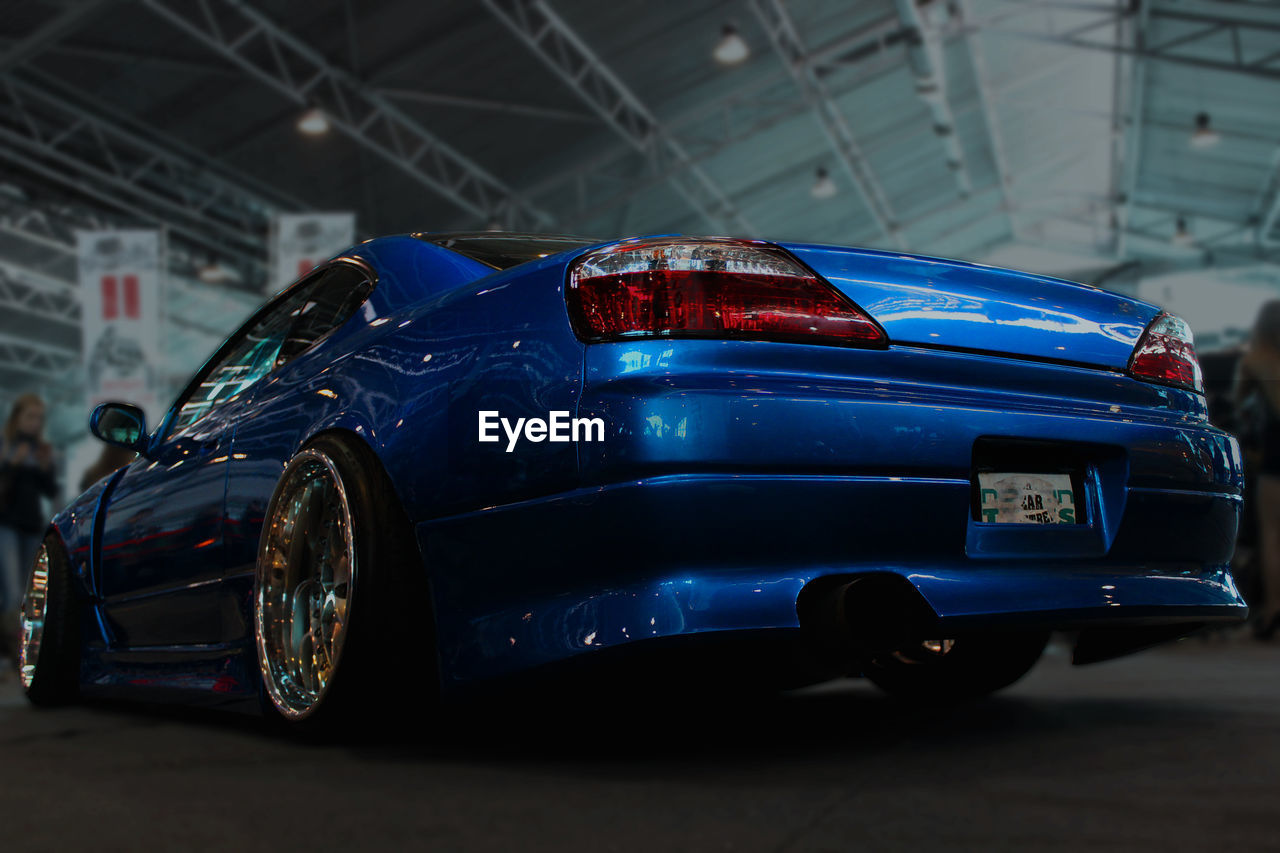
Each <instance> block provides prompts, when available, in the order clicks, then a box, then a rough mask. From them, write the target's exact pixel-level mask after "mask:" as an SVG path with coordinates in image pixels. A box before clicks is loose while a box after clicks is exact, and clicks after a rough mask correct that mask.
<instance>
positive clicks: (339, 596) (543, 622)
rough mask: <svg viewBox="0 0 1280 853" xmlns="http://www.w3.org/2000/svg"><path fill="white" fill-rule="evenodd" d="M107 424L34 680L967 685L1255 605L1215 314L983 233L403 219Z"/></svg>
mask: <svg viewBox="0 0 1280 853" xmlns="http://www.w3.org/2000/svg"><path fill="white" fill-rule="evenodd" d="M90 425H91V428H92V431H93V432H94V434H95V435H97V436H98V437H99V438H101V439H102V440H104V441H106V442H109V443H112V444H117V445H122V446H124V447H129V448H133V449H136V450H137V452H138V454H139V456H138V458H137V459H136V461H134V462H133V463H131V464H130V465H128V466H127V467H125V468H123V469H121V470H120V471H117V472H116V473H115V474H113V475H111V476H109V477H107V478H105V479H104V480H102V481H101V482H99V483H97V484H96V485H94V486H93V487H92V488H90V489H89V490H88V491H87V492H85V493H84V494H83V495H81V496H80V497H79V498H78V499H76V500H75V501H74V502H73V503H71V505H70V506H68V507H67V508H66V509H64V510H63V511H62V512H60V513H58V515H57V516H56V517H55V518H54V519H53V521H52V524H51V526H50V528H49V531H48V535H47V536H46V538H45V540H44V545H43V547H42V548H41V550H40V552H39V555H38V557H37V559H36V561H35V564H34V568H33V571H32V573H31V575H30V582H29V584H28V588H27V593H26V598H25V601H24V606H23V622H22V638H21V641H22V646H21V661H20V663H21V673H22V683H23V685H24V686H25V689H26V691H27V695H28V696H29V697H30V698H31V700H32V701H33V702H36V703H54V702H59V701H66V700H68V699H71V698H74V697H76V696H78V695H113V696H126V697H135V696H136V697H140V698H146V697H150V698H157V699H168V700H171V701H178V702H188V703H204V704H217V705H227V706H238V707H241V708H253V709H262V710H264V711H265V712H267V713H269V714H278V715H280V716H282V717H284V718H286V719H287V720H291V721H296V722H299V723H305V724H307V725H314V724H315V721H316V720H324V719H326V718H335V715H338V714H340V713H341V714H343V715H345V714H347V713H348V712H350V711H352V710H359V711H365V710H378V709H388V708H392V707H405V706H408V707H418V706H419V703H430V702H432V701H434V700H435V699H436V698H437V697H439V696H440V695H442V694H450V693H453V692H456V691H465V690H466V689H467V688H469V687H472V686H478V685H484V684H495V683H496V684H501V683H504V680H506V679H518V678H520V677H523V678H528V677H530V676H531V675H532V676H537V677H539V678H540V677H542V676H543V675H544V674H549V673H552V672H555V671H564V668H565V667H570V666H571V667H573V668H574V669H575V671H577V667H578V666H579V665H583V664H591V665H604V664H606V663H608V662H614V663H616V664H617V665H618V667H622V666H623V664H624V662H627V663H628V665H629V663H630V662H635V661H650V662H653V661H663V663H662V664H661V665H660V666H657V667H656V668H655V667H654V666H652V665H650V666H647V667H646V668H643V669H642V670H641V671H644V672H646V673H647V675H646V677H654V678H658V679H661V678H662V677H664V676H666V675H670V676H671V677H672V678H673V679H675V678H677V676H678V675H688V674H692V675H693V676H694V677H695V679H698V678H702V677H709V676H710V675H712V674H717V673H721V672H730V671H731V672H734V673H735V676H734V677H735V678H741V677H743V676H745V677H748V678H755V679H758V680H759V681H760V682H761V683H768V684H783V685H785V684H791V685H798V684H803V683H813V682H816V681H820V680H823V679H828V678H832V677H836V676H840V675H845V674H862V675H865V676H867V677H869V678H870V679H872V680H873V681H874V682H875V683H876V684H878V685H880V686H881V687H883V688H885V689H886V690H888V691H890V692H891V693H894V694H897V695H901V696H907V697H912V698H916V699H935V700H947V699H952V698H956V697H964V696H972V695H976V694H982V693H986V692H990V691H993V690H996V689H999V688H1001V687H1004V686H1006V685H1008V684H1010V683H1012V682H1013V681H1014V680H1016V679H1017V678H1018V677H1020V676H1021V675H1022V674H1024V673H1025V672H1026V671H1027V670H1028V669H1030V668H1031V666H1032V665H1033V664H1034V663H1035V661H1036V659H1037V658H1038V657H1039V655H1040V653H1041V651H1042V650H1043V648H1044V645H1045V641H1046V638H1047V636H1048V632H1049V631H1051V630H1065V631H1070V632H1073V636H1074V637H1075V651H1074V654H1075V660H1076V662H1078V663H1084V662H1089V661H1095V660H1101V659H1104V658H1108V657H1114V656H1117V655H1120V654H1123V653H1126V652H1129V651H1133V650H1135V649H1138V648H1141V647H1144V646H1149V645H1152V644H1154V643H1156V642H1159V641H1162V640H1166V639H1172V638H1175V637H1178V636H1182V635H1184V634H1186V633H1189V632H1191V631H1193V630H1195V629H1196V628H1198V627H1201V626H1204V625H1208V624H1214V623H1226V622H1235V621H1238V620H1241V619H1243V618H1244V617H1245V615H1246V607H1245V604H1244V601H1243V600H1242V599H1241V596H1240V594H1239V593H1238V592H1237V590H1236V587H1235V585H1234V583H1233V581H1232V577H1231V574H1230V572H1229V569H1228V562H1229V560H1230V558H1231V555H1232V549H1233V544H1234V538H1235V532H1236V525H1237V520H1238V518H1239V515H1240V506H1241V457H1240V450H1239V448H1238V446H1237V444H1236V442H1235V440H1234V439H1232V437H1231V436H1229V435H1227V434H1226V433H1224V432H1222V431H1220V430H1218V429H1216V428H1214V427H1213V426H1211V425H1210V424H1209V423H1208V422H1207V420H1206V416H1205V398H1204V396H1203V393H1202V384H1201V374H1200V366H1199V364H1198V362H1197V360H1196V356H1195V352H1194V349H1193V347H1192V340H1191V334H1190V332H1189V330H1188V328H1187V326H1186V324H1185V323H1184V322H1183V321H1181V320H1179V319H1178V318H1176V317H1174V316H1171V315H1169V314H1166V313H1162V312H1161V311H1160V309H1158V308H1156V307H1154V306H1152V305H1148V304H1145V303H1143V302H1139V301H1137V300H1134V299H1130V298H1127V297H1124V296H1119V295H1116V294H1112V293H1108V292H1105V291H1102V290H1098V289H1095V288H1092V287H1087V286H1083V285H1078V284H1072V283H1070V282H1065V281H1059V280H1055V279H1049V278H1043V277H1040V276H1035V275H1026V274H1022V273H1017V272H1010V271H1007V270H1001V269H994V268H990V267H983V266H977V265H974V264H968V263H960V262H954V261H944V260H937V259H933V258H926V257H916V256H911V255H903V254H898V253H893V252H877V251H868V250H861V249H847V248H835V247H828V246H815V245H793V244H776V243H768V242H759V241H752V240H735V239H723V238H695V237H679V236H675V237H673V236H662V237H646V238H639V239H629V240H621V241H615V242H609V243H603V244H601V243H597V242H594V241H589V240H584V239H579V238H574V237H561V236H547V235H522V234H504V233H447V234H446V233H426V234H413V235H404V236H395V237H387V238H382V239H376V240H371V241H368V242H365V243H362V244H360V245H358V246H356V247H354V248H352V249H351V250H350V251H348V252H346V253H344V254H343V255H341V256H340V257H337V258H335V259H333V260H332V261H329V262H328V263H326V264H325V265H323V266H322V267H321V268H319V269H317V270H316V271H314V272H312V273H311V274H309V275H307V276H306V277H305V278H303V279H302V280H301V281H299V282H297V283H296V284H294V285H293V286H291V287H289V288H287V289H286V290H284V291H283V292H282V293H280V294H279V295H278V296H276V297H275V298H274V299H272V300H271V301H270V302H269V303H268V304H267V305H266V306H265V307H263V308H262V309H261V310H260V311H258V312H257V313H256V314H255V315H254V316H253V317H252V318H251V319H250V320H249V321H248V322H247V323H246V324H245V325H244V326H243V327H242V328H241V329H240V330H239V331H238V332H236V333H235V334H234V335H233V336H232V337H231V338H230V339H229V340H228V341H227V342H226V343H225V344H223V345H222V347H221V348H220V349H218V351H217V352H216V353H215V354H214V355H213V357H212V358H210V359H209V361H208V362H207V363H206V364H205V366H204V367H203V368H201V370H200V371H199V372H198V373H197V374H196V375H195V377H194V378H193V379H192V380H191V382H190V384H189V385H188V386H187V388H186V390H184V391H183V392H182V394H181V395H180V396H179V397H178V399H177V402H175V403H174V404H173V407H172V408H171V409H170V410H169V411H168V412H167V413H166V414H165V415H164V417H163V418H162V419H161V421H160V423H159V425H158V426H156V427H155V428H154V429H150V428H149V427H148V426H147V425H146V424H145V423H144V419H143V417H142V414H141V412H140V411H139V410H137V409H136V408H134V407H132V406H129V405H124V404H106V405H103V406H100V407H99V408H98V409H97V410H96V411H95V412H94V413H93V416H92V418H91V424H90ZM615 669H616V667H614V666H605V667H604V671H612V670H615ZM655 669H656V671H655ZM648 683H650V684H651V683H652V682H648Z"/></svg>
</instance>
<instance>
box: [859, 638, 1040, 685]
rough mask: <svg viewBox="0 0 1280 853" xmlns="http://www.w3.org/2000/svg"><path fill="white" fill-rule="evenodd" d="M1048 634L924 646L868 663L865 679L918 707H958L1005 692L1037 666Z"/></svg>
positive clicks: (878, 655)
mask: <svg viewBox="0 0 1280 853" xmlns="http://www.w3.org/2000/svg"><path fill="white" fill-rule="evenodd" d="M1048 640H1049V635H1048V633H1047V632H1042V631H1031V632H1009V633H993V634H982V635H972V636H967V637H959V638H956V639H949V640H924V641H921V642H919V643H915V644H912V645H910V646H905V647H903V648H901V649H898V650H896V651H893V652H878V653H876V654H874V655H872V656H871V657H870V659H869V660H868V661H867V663H866V666H865V667H864V668H863V674H864V675H865V676H866V677H867V678H868V679H870V680H871V681H872V682H873V683H874V684H875V685H876V686H877V687H879V688H881V689H882V690H884V691H885V692H887V693H889V694H890V695H893V696H896V697H899V698H903V699H911V700H922V701H938V702H947V701H958V700H963V699H972V698H976V697H978V696H985V695H986V694H988V693H994V692H995V691H997V690H1000V689H1002V688H1005V687H1008V686H1009V685H1011V684H1013V683H1014V682H1015V681H1017V680H1018V679H1019V678H1022V676H1024V675H1026V674H1027V673H1028V672H1029V671H1030V670H1031V667H1033V666H1035V663H1036V661H1038V660H1039V659H1040V655H1041V653H1042V652H1043V651H1044V647H1045V644H1046V643H1047V642H1048Z"/></svg>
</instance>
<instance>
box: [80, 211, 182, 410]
mask: <svg viewBox="0 0 1280 853" xmlns="http://www.w3.org/2000/svg"><path fill="white" fill-rule="evenodd" d="M76 253H77V256H78V259H79V268H80V292H81V295H82V305H83V312H82V314H81V321H80V322H81V331H82V333H83V335H84V366H85V376H86V382H85V388H86V393H87V394H88V397H89V405H90V406H96V405H98V404H99V403H101V402H104V401H107V400H119V401H121V402H125V403H133V404H135V405H137V406H141V407H142V409H143V411H145V412H146V413H147V423H148V424H154V423H155V420H156V419H157V418H158V417H159V416H160V411H161V402H160V400H159V394H160V386H161V382H162V381H163V380H162V377H161V375H160V374H161V368H162V367H163V364H164V357H163V351H162V349H161V329H160V317H161V314H162V311H161V304H160V303H161V300H162V299H163V295H164V294H163V289H162V275H161V273H162V270H163V269H164V266H163V263H164V258H163V248H162V241H161V235H160V232H159V231H143V230H136V231H77V232H76Z"/></svg>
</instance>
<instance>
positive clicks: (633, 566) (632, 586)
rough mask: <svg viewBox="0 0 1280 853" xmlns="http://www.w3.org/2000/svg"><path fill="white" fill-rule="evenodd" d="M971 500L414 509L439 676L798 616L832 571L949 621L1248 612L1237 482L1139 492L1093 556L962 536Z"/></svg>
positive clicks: (1223, 618) (941, 484)
mask: <svg viewBox="0 0 1280 853" xmlns="http://www.w3.org/2000/svg"><path fill="white" fill-rule="evenodd" d="M969 500H970V487H969V483H968V481H967V480H963V479H957V478H938V477H898V476H880V475H867V476H825V475H767V474H695V475H667V476H659V477H653V478H644V479H637V480H631V481H626V482H621V483H616V484H610V485H602V486H596V487H590V488H584V489H580V490H577V491H575V492H572V493H568V494H562V495H556V496H553V497H548V498H543V499H537V500H531V501H526V502H523V503H519V504H513V505H508V506H502V507H493V508H489V509H485V510H481V511H478V512H472V513H467V514H464V515H459V516H454V517H450V518H445V519H438V520H435V521H431V522H426V523H424V524H421V525H420V526H419V528H418V533H419V538H420V543H421V546H422V550H423V554H424V557H425V563H426V566H427V567H428V571H429V574H430V576H431V579H432V582H433V592H434V595H435V603H436V611H437V613H436V619H437V628H438V635H439V640H440V646H439V651H440V655H441V664H442V672H443V674H444V677H445V681H446V684H447V685H450V684H451V685H459V684H465V683H468V682H475V681H480V680H484V679H487V678H491V677H495V676H500V675H505V674H510V673H514V672H518V671H521V670H524V669H528V668H530V667H533V666H537V665H540V664H546V663H552V662H556V661H562V660H565V659H567V658H571V657H574V656H577V655H582V654H585V653H590V652H593V651H596V650H600V649H606V648H612V647H618V646H621V645H625V644H628V643H632V642H635V641H639V640H643V639H652V638H661V637H677V636H684V635H698V634H706V635H710V634H712V633H719V632H729V631H759V630H761V629H796V628H798V627H800V625H801V620H800V617H799V616H798V614H797V599H798V597H799V596H800V594H801V590H803V589H804V588H805V587H806V586H807V585H808V584H810V583H811V582H813V581H815V580H818V579H821V578H831V577H836V576H839V577H841V578H850V577H858V576H862V575H869V574H891V575H895V576H898V577H900V578H902V579H905V581H906V582H908V583H909V584H910V585H911V587H913V588H914V589H915V590H916V591H917V592H918V593H919V594H920V596H921V597H922V598H923V600H924V601H925V602H926V603H927V604H928V606H929V608H930V609H931V610H932V612H933V615H934V616H936V620H937V622H936V625H935V627H936V628H937V630H940V631H946V632H964V631H972V630H987V629H998V628H1025V627H1042V628H1053V629H1075V628H1090V627H1096V626H1109V627H1121V626H1128V627H1138V626H1177V625H1186V626H1195V625H1200V624H1207V623H1221V622H1232V621H1238V620H1241V619H1243V618H1244V617H1245V615H1246V614H1247V608H1246V606H1245V604H1244V601H1243V600H1242V598H1241V596H1240V594H1239V592H1238V591H1237V590H1236V587H1235V584H1234V582H1233V581H1232V578H1231V574H1230V572H1229V570H1228V568H1227V562H1228V560H1229V559H1230V556H1231V550H1232V545H1233V539H1234V532H1235V526H1236V518H1237V516H1238V513H1239V509H1240V499H1239V497H1238V496H1237V495H1231V494H1221V493H1198V492H1191V491H1181V492H1175V491H1169V490H1165V491H1161V492H1147V491H1133V492H1132V493H1131V494H1129V495H1128V496H1127V499H1126V500H1125V501H1124V505H1123V506H1122V507H1121V508H1120V509H1119V510H1118V513H1119V514H1118V522H1117V524H1116V527H1115V531H1114V535H1112V536H1110V543H1109V547H1108V548H1107V549H1105V553H1093V551H1092V550H1091V549H1092V547H1093V546H1092V545H1089V546H1088V548H1087V549H1086V551H1084V552H1081V553H1080V554H1077V555H1074V556H1073V555H1070V554H1067V555H1065V556H1064V555H1063V554H1061V553H1060V554H1059V555H1057V556H1050V555H1049V554H1048V553H1041V552H1040V551H1037V550H1036V549H1035V547H1034V546H1030V547H1031V550H1030V551H1029V552H1028V553H1029V554H1030V556H1028V555H1027V554H1017V553H1009V552H1001V553H998V554H992V553H986V554H981V555H970V554H968V553H966V548H967V547H968V543H969V542H970V541H971V539H972V536H971V529H972V526H973V524H974V522H973V521H972V518H971V513H970V511H969V506H970V505H969ZM1079 527H1081V528H1085V527H1087V526H1086V525H1080V526H1079ZM1054 532H1055V531H1053V530H1052V529H1045V528H1034V529H1030V530H1025V531H1024V534H1025V535H1027V536H1030V535H1031V534H1036V533H1040V534H1044V535H1047V536H1049V537H1052V536H1053V534H1054ZM1024 544H1025V543H1024ZM1059 547H1062V546H1061V545H1059ZM1045 550H1046V551H1048V550H1051V549H1045Z"/></svg>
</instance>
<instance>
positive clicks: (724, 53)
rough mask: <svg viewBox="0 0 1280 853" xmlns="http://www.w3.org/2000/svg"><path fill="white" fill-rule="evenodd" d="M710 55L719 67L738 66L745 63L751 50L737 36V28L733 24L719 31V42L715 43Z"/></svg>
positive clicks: (739, 36)
mask: <svg viewBox="0 0 1280 853" xmlns="http://www.w3.org/2000/svg"><path fill="white" fill-rule="evenodd" d="M711 55H712V56H713V57H714V58H715V60H716V62H719V63H720V64H721V65H738V64H740V63H743V62H746V60H747V57H748V56H750V55H751V48H750V47H749V46H748V45H747V43H746V41H744V40H743V38H742V36H741V35H739V34H738V28H737V27H735V26H734V25H733V24H725V25H724V28H723V29H722V30H721V31H720V40H719V41H718V42H716V46H715V47H714V48H713V49H712V51H711Z"/></svg>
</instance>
